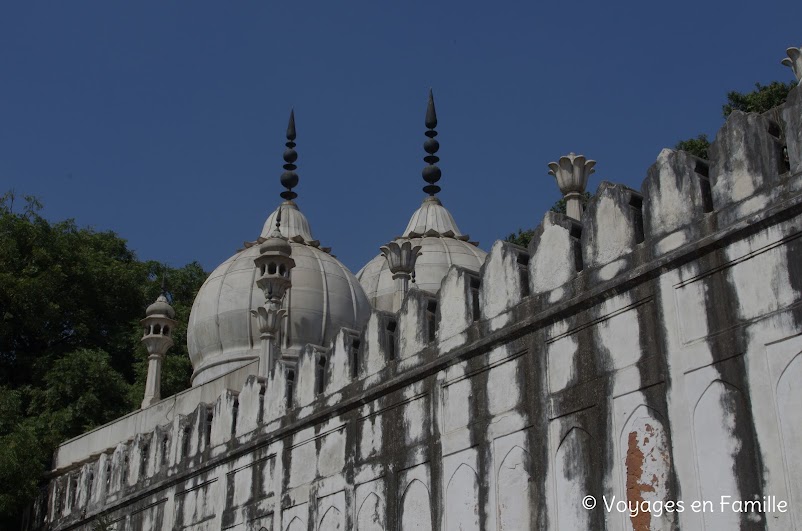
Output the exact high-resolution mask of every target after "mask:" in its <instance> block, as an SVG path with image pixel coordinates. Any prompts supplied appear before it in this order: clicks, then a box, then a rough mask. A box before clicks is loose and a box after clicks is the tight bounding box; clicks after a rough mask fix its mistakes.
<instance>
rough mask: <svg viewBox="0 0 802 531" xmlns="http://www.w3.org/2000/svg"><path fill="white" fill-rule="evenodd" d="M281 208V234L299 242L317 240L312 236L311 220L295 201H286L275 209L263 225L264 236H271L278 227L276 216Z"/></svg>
mask: <svg viewBox="0 0 802 531" xmlns="http://www.w3.org/2000/svg"><path fill="white" fill-rule="evenodd" d="M279 210H280V211H281V226H280V227H279V230H280V231H281V235H282V236H284V237H285V238H287V239H289V240H293V241H296V242H298V243H308V242H313V241H315V239H314V238H312V230H311V229H310V228H309V221H307V219H306V216H304V215H303V214H302V213H301V211H300V210H298V205H296V204H295V201H284V202H283V203H281V205H280V206H279V207H278V208H277V209H276V210H274V211H273V213H272V214H270V216H269V217H268V218H267V221H265V224H264V227H262V238H270V237H271V235H272V233H273V231H274V230H275V228H276V217H278V213H279Z"/></svg>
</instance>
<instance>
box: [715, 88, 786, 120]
mask: <svg viewBox="0 0 802 531" xmlns="http://www.w3.org/2000/svg"><path fill="white" fill-rule="evenodd" d="M796 85H797V84H796V83H795V82H793V81H791V82H788V83H783V82H782V81H772V82H771V83H769V84H768V85H761V84H760V83H755V90H753V91H751V92H745V93H741V92H737V91H734V90H733V91H731V92H728V93H727V103H725V104H724V105H723V106H722V107H721V113H722V114H723V115H724V118H726V117H727V116H729V115H730V114H732V111H743V112H757V113H764V112H767V111H769V110H771V109H773V108H774V107H777V106H778V105H782V104H783V103H785V100H786V99H787V98H788V93H789V92H791V89H793V88H794V87H796Z"/></svg>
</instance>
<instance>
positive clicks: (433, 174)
mask: <svg viewBox="0 0 802 531" xmlns="http://www.w3.org/2000/svg"><path fill="white" fill-rule="evenodd" d="M435 127H437V112H436V111H435V109H434V95H433V94H432V89H429V103H428V105H427V106H426V128H427V129H429V130H428V131H426V133H425V135H426V136H427V137H429V138H427V139H426V142H424V143H423V149H425V150H426V153H427V155H426V156H425V157H423V161H424V162H426V164H428V166H426V167H425V168H423V172H422V174H423V180H424V181H426V182H427V183H429V184H427V185H426V186H424V187H423V191H424V192H426V193H427V194H429V195H431V196H434V195H435V194H436V193H437V192H439V191H440V187H439V186H437V185H436V184H435V183H436V182H437V181H439V180H440V175H441V173H440V168H438V167H437V166H436V164H437V163H438V162H439V161H440V157H438V156H437V155H435V153H437V151H438V150H439V149H440V142H438V141H437V140H435V139H434V137H436V136H437V131H435V130H434V128H435Z"/></svg>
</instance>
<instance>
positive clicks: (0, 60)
mask: <svg viewBox="0 0 802 531" xmlns="http://www.w3.org/2000/svg"><path fill="white" fill-rule="evenodd" d="M800 28H802V2H798V1H793V0H785V1H775V0H766V1H763V2H754V1H753V2H748V3H747V2H742V1H741V2H739V1H731V0H729V1H726V2H723V1H718V2H705V1H702V0H695V1H693V2H691V1H687V0H675V1H673V2H661V3H657V2H651V1H648V0H647V1H644V0H641V1H638V2H635V1H629V0H625V1H615V2H572V1H561V2H541V1H534V2H533V1H528V2H524V1H521V2H504V1H497V2H486V1H485V2H478V1H465V0H463V1H459V2H458V1H453V2H445V1H436V0H429V1H418V0H407V1H401V2H389V1H377V0H373V1H362V0H348V1H331V0H326V1H320V2H276V1H273V0H260V1H244V0H243V1H238V2H222V1H216V2H211V1H201V0H193V1H191V2H190V1H168V2H165V1H158V2H157V1H145V0H137V1H136V2H134V1H117V2H110V1H108V0H103V1H79V0H70V1H63V2H33V1H21V0H20V1H6V2H3V4H2V6H0V192H3V191H6V190H8V189H12V188H13V189H15V190H16V192H17V194H18V195H22V194H33V195H36V196H37V197H39V198H40V199H41V200H42V202H43V203H44V205H45V210H44V215H45V216H46V217H47V218H48V219H52V220H60V219H64V218H68V217H72V218H75V219H76V221H77V222H78V223H79V224H81V225H91V226H93V227H95V228H96V229H98V230H113V231H115V232H117V233H118V234H120V235H121V236H122V237H124V238H126V239H127V240H128V241H129V243H130V245H131V247H132V248H133V249H134V250H135V251H136V252H137V255H138V256H139V257H140V258H142V259H154V260H159V261H163V262H167V263H169V264H171V265H174V266H180V265H183V264H185V263H187V262H190V261H192V260H198V261H199V262H200V263H201V264H202V265H203V266H204V267H205V268H206V269H207V270H211V269H213V268H214V267H216V266H217V265H218V264H219V263H220V262H222V261H223V260H225V259H226V258H228V257H229V256H230V255H231V254H233V252H234V251H236V250H237V249H238V248H239V247H241V244H242V242H243V241H245V240H253V239H255V238H256V237H257V236H258V235H259V231H260V230H261V227H262V224H263V222H264V220H265V219H266V218H267V216H268V214H269V213H270V212H271V211H272V210H273V209H274V208H275V207H276V205H277V204H278V203H279V201H280V199H279V197H278V194H279V193H280V192H281V190H282V188H281V186H280V184H279V175H280V174H281V172H282V169H281V164H282V160H281V153H282V152H283V150H284V145H283V142H284V131H285V128H286V123H287V116H288V114H289V110H290V108H291V107H294V108H295V113H296V118H297V128H298V139H297V143H298V147H297V151H298V154H299V159H298V166H299V169H298V173H299V175H300V184H299V186H298V187H297V188H296V190H295V191H296V192H298V194H299V197H298V204H299V206H300V207H301V209H302V210H303V211H304V213H305V214H306V215H307V216H308V218H309V220H310V223H311V226H312V231H313V234H314V236H315V237H316V238H318V239H320V240H321V242H322V244H323V245H326V246H331V247H333V252H334V254H336V255H337V256H338V257H339V258H340V259H341V260H342V261H343V262H344V263H345V264H346V265H347V266H348V267H349V268H351V269H352V270H353V271H354V272H356V271H357V270H358V269H359V268H360V267H362V265H364V264H365V263H366V262H367V261H368V260H369V259H370V258H372V257H373V256H375V255H376V254H378V247H379V246H380V245H382V244H384V243H386V242H387V241H389V240H390V239H392V238H393V237H395V236H397V235H399V234H400V233H401V231H402V230H403V229H404V227H405V226H406V222H407V220H408V219H409V216H410V215H411V214H412V212H413V211H414V209H415V208H417V206H418V205H419V203H420V201H421V199H422V198H423V197H424V194H423V192H422V191H421V187H422V186H423V184H424V182H423V180H422V179H421V176H420V172H421V169H422V168H423V166H424V162H423V161H422V157H423V155H424V152H423V148H422V143H423V141H424V140H425V137H424V135H423V132H424V130H425V128H424V124H423V121H424V114H425V107H426V97H427V91H428V89H429V87H432V88H433V89H434V93H435V99H436V102H437V111H438V118H439V122H440V125H439V127H438V130H439V132H440V136H439V137H438V140H440V144H441V150H440V153H439V155H440V156H441V158H442V161H441V163H440V167H441V169H442V171H443V178H442V180H441V181H440V183H439V184H440V185H441V186H442V188H443V191H442V192H441V194H440V197H441V199H442V200H443V202H444V204H445V206H446V207H448V208H449V209H450V210H451V212H452V213H453V214H454V217H455V218H456V220H457V222H458V224H459V226H460V228H461V229H462V231H463V232H467V233H469V234H470V235H471V236H472V239H477V240H479V241H480V244H481V247H483V248H484V249H486V250H487V249H489V247H490V246H491V245H492V242H493V241H494V240H496V239H500V238H503V237H504V236H505V235H507V234H508V233H509V232H511V231H513V230H515V229H518V228H519V227H523V228H529V227H533V226H535V225H537V224H538V223H539V222H540V220H541V219H542V217H543V213H544V212H545V211H546V210H547V209H548V207H549V206H550V205H551V204H552V203H553V202H554V201H555V200H556V199H558V198H559V192H558V190H557V187H556V185H555V184H554V182H553V178H552V177H551V176H549V175H547V167H546V164H547V163H548V162H550V161H552V160H556V159H557V158H559V157H560V156H561V155H564V154H567V153H568V152H570V151H575V152H577V153H583V154H585V155H586V156H588V157H589V158H593V159H595V160H597V161H598V164H597V173H596V174H595V175H593V176H592V177H591V182H590V186H589V188H590V189H591V190H592V191H593V190H595V189H596V186H597V185H598V183H599V182H600V181H601V180H611V181H617V182H622V183H625V184H628V185H630V186H633V187H636V188H640V184H641V181H642V179H643V178H644V176H645V174H646V170H647V168H648V167H649V166H650V165H651V164H652V163H653V162H654V160H655V158H656V156H657V155H658V153H659V152H660V150H661V149H662V148H663V147H666V146H669V147H670V146H673V145H674V144H675V143H676V142H677V141H678V140H680V139H682V138H687V137H691V136H696V135H697V134H698V133H707V134H709V135H711V136H712V135H714V134H715V132H716V130H717V129H718V128H719V127H720V125H721V123H722V118H721V105H722V103H723V102H724V101H725V95H726V93H727V91H729V90H739V91H747V90H750V89H751V88H752V87H753V86H754V83H755V82H758V81H759V82H763V83H768V82H770V81H772V80H775V79H779V80H782V81H789V80H791V79H792V74H791V71H790V69H788V68H786V67H784V66H782V65H780V60H781V59H782V58H783V57H785V49H786V48H787V47H789V46H792V45H793V46H799V45H800V44H802V30H801V29H800Z"/></svg>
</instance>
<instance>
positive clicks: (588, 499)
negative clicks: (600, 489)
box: [582, 495, 596, 510]
mask: <svg viewBox="0 0 802 531" xmlns="http://www.w3.org/2000/svg"><path fill="white" fill-rule="evenodd" d="M582 507H584V508H585V509H587V510H591V509H593V508H594V507H596V498H594V497H593V496H590V495H588V496H585V497H584V498H582Z"/></svg>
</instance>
